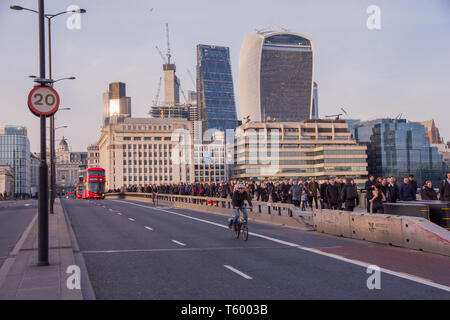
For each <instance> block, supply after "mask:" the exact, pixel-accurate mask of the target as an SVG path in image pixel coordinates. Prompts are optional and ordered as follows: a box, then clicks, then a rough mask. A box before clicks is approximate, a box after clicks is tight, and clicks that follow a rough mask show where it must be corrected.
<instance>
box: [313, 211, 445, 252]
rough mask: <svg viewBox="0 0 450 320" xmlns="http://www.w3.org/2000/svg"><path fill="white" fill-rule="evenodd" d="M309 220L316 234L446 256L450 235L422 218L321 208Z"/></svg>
mask: <svg viewBox="0 0 450 320" xmlns="http://www.w3.org/2000/svg"><path fill="white" fill-rule="evenodd" d="M313 221H314V228H315V229H316V231H318V232H322V233H326V234H331V235H336V236H341V237H345V238H353V239H358V240H365V241H370V242H375V243H382V244H388V245H393V246H397V247H404V248H409V249H415V250H422V251H426V252H431V253H437V254H441V255H446V256H450V232H449V231H447V230H446V229H444V228H442V227H440V226H438V225H436V224H434V223H432V222H430V221H428V220H426V219H424V218H417V217H408V216H394V215H387V214H369V213H357V212H347V211H338V210H326V209H325V210H314V213H313Z"/></svg>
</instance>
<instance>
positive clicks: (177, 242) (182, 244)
mask: <svg viewBox="0 0 450 320" xmlns="http://www.w3.org/2000/svg"><path fill="white" fill-rule="evenodd" d="M172 242H174V243H176V244H179V245H180V246H183V247H184V246H186V244H184V243H183V242H180V241H177V240H172Z"/></svg>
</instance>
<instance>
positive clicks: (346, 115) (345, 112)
mask: <svg viewBox="0 0 450 320" xmlns="http://www.w3.org/2000/svg"><path fill="white" fill-rule="evenodd" d="M341 110H342V112H344V113H345V115H346V116H347V118H349V119H351V118H350V116H349V115H348V113H347V111H345V110H344V108H341Z"/></svg>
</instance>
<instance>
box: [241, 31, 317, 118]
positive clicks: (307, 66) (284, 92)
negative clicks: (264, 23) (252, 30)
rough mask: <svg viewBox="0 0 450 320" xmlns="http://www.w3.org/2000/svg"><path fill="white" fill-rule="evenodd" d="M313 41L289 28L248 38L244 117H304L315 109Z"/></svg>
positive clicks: (244, 51) (243, 54)
mask: <svg viewBox="0 0 450 320" xmlns="http://www.w3.org/2000/svg"><path fill="white" fill-rule="evenodd" d="M313 70H314V64H313V43H312V40H311V39H310V38H308V37H305V36H302V35H299V34H296V33H292V32H286V31H281V32H280V31H269V32H258V33H256V34H252V35H249V36H247V37H246V38H245V40H244V43H243V45H242V48H241V53H240V57H239V97H240V109H241V116H242V119H245V118H246V117H248V116H250V120H251V121H267V120H272V121H301V120H306V119H310V118H311V117H312V115H313V114H312V112H313Z"/></svg>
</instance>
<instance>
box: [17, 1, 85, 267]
mask: <svg viewBox="0 0 450 320" xmlns="http://www.w3.org/2000/svg"><path fill="white" fill-rule="evenodd" d="M10 8H11V9H13V10H26V11H31V12H34V13H37V14H38V15H39V19H38V22H39V76H40V77H39V79H35V82H37V83H40V84H44V85H48V84H53V83H54V82H56V81H53V80H51V77H52V76H51V52H50V48H51V44H50V20H51V19H52V18H54V17H56V16H59V15H61V14H64V13H69V12H72V13H85V12H86V10H84V9H78V10H72V11H64V12H60V13H57V14H53V15H52V14H48V15H46V14H45V10H44V0H38V11H36V10H32V9H28V8H24V7H21V6H17V5H12V6H10ZM45 18H47V20H48V31H49V34H48V36H49V71H50V76H49V79H46V78H45ZM61 80H62V79H61ZM45 122H46V121H45V116H44V115H41V116H40V123H41V128H40V129H41V146H40V147H41V161H40V163H39V200H38V265H39V266H46V265H48V264H49V262H48V209H49V208H48V205H49V201H48V200H49V197H48V195H49V194H48V191H49V190H48V165H47V150H46V124H45ZM50 126H51V127H52V128H54V118H53V116H52V119H51V120H50ZM50 132H51V135H52V139H50V141H52V140H54V130H52V129H51V130H50ZM53 144H54V141H53ZM53 147H54V145H53ZM52 150H54V148H53V149H52ZM50 160H51V161H52V162H53V160H54V159H53V158H51V159H50ZM52 182H53V178H52ZM52 193H53V192H52ZM50 203H51V208H52V211H53V198H52V199H51V201H50Z"/></svg>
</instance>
